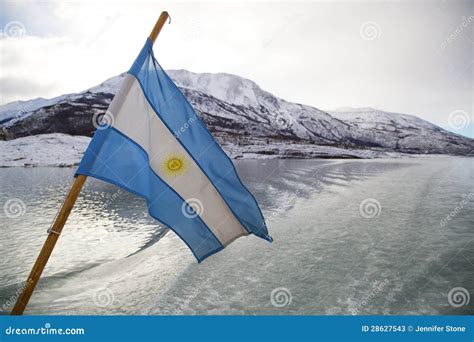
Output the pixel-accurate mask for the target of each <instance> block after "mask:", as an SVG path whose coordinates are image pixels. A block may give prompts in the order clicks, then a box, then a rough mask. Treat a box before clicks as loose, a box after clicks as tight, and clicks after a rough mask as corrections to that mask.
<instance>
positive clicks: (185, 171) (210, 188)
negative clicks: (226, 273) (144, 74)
mask: <svg viewBox="0 0 474 342" xmlns="http://www.w3.org/2000/svg"><path fill="white" fill-rule="evenodd" d="M109 112H110V114H111V115H113V117H114V120H113V127H114V128H115V129H117V130H118V131H120V132H121V133H123V134H124V135H126V136H127V137H129V138H130V139H131V140H133V141H134V142H136V143H137V144H138V145H140V146H141V147H142V148H143V149H144V150H145V151H146V152H147V154H148V156H149V159H150V166H151V168H152V169H153V171H154V172H155V173H156V174H157V175H159V176H160V177H161V178H162V179H163V180H164V181H165V182H166V183H167V184H168V185H169V186H170V187H171V188H173V189H174V190H175V191H176V192H177V193H178V194H179V195H180V196H181V197H182V198H184V199H185V200H190V199H193V200H194V199H197V200H198V201H194V203H193V204H194V205H191V206H192V207H193V209H195V210H196V212H197V214H199V215H200V217H201V219H202V220H203V221H204V222H205V223H206V225H207V226H208V227H209V229H211V231H212V232H213V233H214V234H215V235H216V236H217V238H218V239H219V241H220V242H221V243H222V244H223V245H224V246H227V245H228V244H229V243H231V242H232V241H233V240H235V239H236V238H238V237H240V236H242V235H248V232H247V231H246V229H245V228H244V227H243V226H242V225H241V224H240V222H239V221H238V220H237V218H236V217H235V216H234V214H233V213H232V211H231V210H230V209H229V207H228V206H227V204H226V203H225V201H224V200H223V199H222V197H221V195H220V194H219V193H218V191H217V190H216V189H215V187H214V185H213V184H212V183H211V182H210V181H209V179H208V178H207V177H206V175H205V174H204V173H203V172H202V170H201V168H200V167H199V166H198V165H197V164H196V162H195V161H194V160H193V158H192V157H191V156H190V155H189V154H188V153H187V151H186V150H185V149H184V148H183V146H182V145H181V144H180V143H179V142H178V141H177V139H176V137H175V136H174V135H173V134H172V133H171V132H170V130H169V129H168V128H167V127H166V126H165V125H164V123H163V122H162V121H161V119H160V118H159V117H158V115H157V114H156V113H155V111H154V110H153V108H152V107H151V106H150V104H149V103H148V100H147V99H146V97H145V95H144V94H143V90H142V88H141V86H140V84H139V82H138V80H137V79H136V78H135V77H134V76H132V75H130V74H127V75H126V76H125V79H124V81H123V82H122V85H121V87H120V89H119V91H118V93H117V95H116V96H115V98H114V100H113V101H112V103H111V105H110V107H109ZM151 132H153V133H151ZM190 202H193V201H190ZM196 202H197V203H198V204H197V205H196ZM188 214H189V213H188Z"/></svg>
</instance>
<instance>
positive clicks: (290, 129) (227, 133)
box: [0, 70, 474, 157]
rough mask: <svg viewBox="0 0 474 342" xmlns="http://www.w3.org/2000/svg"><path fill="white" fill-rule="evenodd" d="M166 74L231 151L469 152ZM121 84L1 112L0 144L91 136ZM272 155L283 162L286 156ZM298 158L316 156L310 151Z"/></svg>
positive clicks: (433, 134) (216, 79) (214, 78)
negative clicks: (56, 136)
mask: <svg viewBox="0 0 474 342" xmlns="http://www.w3.org/2000/svg"><path fill="white" fill-rule="evenodd" d="M168 73H169V75H170V76H171V78H172V79H173V80H174V81H175V82H176V84H177V85H178V86H179V87H180V89H181V91H182V92H183V93H184V95H185V96H186V97H187V98H188V100H189V101H190V103H191V104H192V105H193V107H194V108H195V109H196V110H197V112H198V114H199V115H200V116H201V118H202V119H203V120H204V122H205V123H206V124H207V126H208V127H209V129H210V130H211V132H212V133H213V134H214V135H215V136H216V137H217V138H218V140H219V141H220V142H221V143H222V144H224V145H226V144H228V145H229V146H230V145H234V146H238V147H239V148H237V149H236V150H238V151H243V150H245V147H248V148H249V149H252V148H253V147H255V146H259V148H258V151H259V152H258V153H260V154H265V153H267V152H268V153H267V155H275V151H274V147H275V146H279V148H280V149H281V148H282V147H283V146H284V144H287V145H288V144H297V145H298V146H300V147H301V146H302V145H308V146H309V145H313V149H311V148H310V149H304V148H303V149H301V148H300V149H301V150H302V151H309V150H314V146H315V145H317V146H326V147H331V148H337V149H343V150H344V149H345V150H347V151H354V150H357V149H360V150H364V151H365V150H368V149H370V150H372V151H375V152H376V153H378V154H380V153H381V152H383V153H385V152H402V153H416V154H418V153H423V154H424V153H436V154H439V153H448V154H463V155H466V154H473V149H474V140H473V139H469V138H465V137H462V136H458V135H455V134H453V133H450V132H447V131H445V130H443V129H441V128H439V127H437V126H435V125H432V124H430V123H429V122H426V121H424V120H421V119H419V118H417V117H414V116H411V115H405V114H397V113H387V112H383V111H380V110H376V109H372V108H360V109H345V110H338V111H332V112H329V113H328V112H326V111H322V110H319V109H317V108H314V107H311V106H306V105H301V104H297V103H291V102H288V101H285V100H283V99H280V98H278V97H276V96H273V95H272V94H271V93H269V92H267V91H265V90H263V89H261V88H260V87H259V86H258V85H257V84H256V83H255V82H252V81H250V80H247V79H244V78H241V77H239V76H235V75H229V74H220V73H219V74H207V73H205V74H197V73H192V72H189V71H186V70H171V71H169V72H168ZM122 78H123V75H119V76H116V77H113V78H110V79H108V80H106V81H105V82H103V83H102V84H100V85H98V86H95V87H93V88H90V89H88V90H86V91H83V92H81V93H77V94H68V95H62V96H59V97H57V98H54V99H50V100H45V99H34V100H31V101H22V102H15V103H11V104H7V105H4V106H0V129H1V131H0V139H3V140H10V139H15V138H19V137H24V136H30V135H37V134H49V133H66V134H70V135H86V136H91V135H92V134H93V132H94V131H95V127H94V126H93V123H92V121H93V120H92V118H93V117H94V115H96V116H97V115H99V114H102V113H104V112H105V110H106V109H107V107H108V105H109V104H110V101H111V100H112V98H113V96H114V94H115V91H116V89H117V88H118V86H119V84H120V82H121V80H122ZM25 108H27V109H26V110H25ZM19 113H20V114H19ZM262 142H263V145H262ZM267 142H268V147H267V151H265V144H266V143H267ZM270 145H272V146H273V148H271V147H270ZM293 150H294V149H293ZM252 153H253V152H252ZM276 155H277V156H289V155H288V154H287V153H286V152H282V153H276ZM291 155H294V156H296V155H299V154H298V153H292V154H291ZM303 155H308V156H309V157H312V156H316V155H315V154H313V153H310V152H308V153H306V152H303ZM339 155H340V154H339Z"/></svg>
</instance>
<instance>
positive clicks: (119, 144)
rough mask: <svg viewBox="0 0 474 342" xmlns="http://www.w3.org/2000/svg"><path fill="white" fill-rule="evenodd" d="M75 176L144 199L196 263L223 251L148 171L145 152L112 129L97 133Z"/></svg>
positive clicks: (169, 190)
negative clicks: (92, 179) (87, 178)
mask: <svg viewBox="0 0 474 342" xmlns="http://www.w3.org/2000/svg"><path fill="white" fill-rule="evenodd" d="M76 174H82V175H86V176H91V177H95V178H98V179H101V180H104V181H106V182H109V183H112V184H115V185H117V186H119V187H121V188H123V189H124V190H127V191H130V192H132V193H134V194H137V195H139V196H141V197H143V198H145V200H146V202H147V205H148V211H149V214H150V216H152V217H153V218H155V219H156V220H158V221H160V222H161V223H163V224H164V225H166V226H168V227H169V228H171V229H172V230H173V231H174V232H175V233H176V234H177V235H178V236H179V237H180V238H181V239H182V240H183V241H184V242H185V243H186V244H187V246H188V247H189V248H190V249H191V251H192V252H193V254H194V256H195V257H196V259H197V260H198V261H199V262H200V261H202V260H204V259H205V258H207V257H208V256H210V255H212V254H214V253H216V252H218V251H220V250H221V249H223V248H224V246H223V245H222V244H221V243H220V242H219V240H218V239H217V238H216V236H215V235H214V234H213V233H212V231H211V230H210V229H209V228H208V227H207V225H206V224H205V223H204V222H203V221H202V220H201V218H200V217H199V216H198V215H196V217H194V218H193V217H189V215H188V217H185V216H183V214H182V206H183V202H184V200H183V199H182V198H181V197H180V196H179V195H178V194H177V193H176V192H175V191H174V190H173V189H172V188H170V187H169V186H168V185H167V184H166V183H165V182H163V180H162V179H161V178H160V177H158V176H157V175H156V173H155V172H154V171H153V170H152V169H151V168H150V166H149V160H148V155H147V154H146V152H145V151H143V149H142V148H141V147H140V146H139V145H137V144H136V143H135V142H134V141H132V140H130V139H129V138H128V137H126V136H124V135H123V134H121V133H120V132H119V131H117V130H116V129H114V128H113V127H108V128H106V129H99V130H97V131H96V133H95V134H94V139H93V140H92V142H91V143H90V144H89V147H88V148H87V151H86V153H85V154H84V158H83V159H82V161H81V164H80V165H79V168H78V170H77V172H76ZM184 203H185V202H184ZM184 205H187V204H184ZM188 210H190V209H188ZM188 212H189V211H188Z"/></svg>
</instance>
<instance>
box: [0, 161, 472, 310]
mask: <svg viewBox="0 0 474 342" xmlns="http://www.w3.org/2000/svg"><path fill="white" fill-rule="evenodd" d="M236 166H237V168H238V170H239V174H240V175H241V178H242V180H243V181H244V183H245V184H246V185H247V186H248V188H249V189H250V190H251V191H252V192H253V193H254V195H255V196H256V198H257V199H258V201H259V203H260V206H261V208H262V211H263V213H264V216H265V217H266V219H267V224H268V227H269V231H270V234H271V235H272V237H273V238H274V240H275V241H274V242H273V243H272V244H269V243H267V242H265V241H263V240H261V239H259V238H256V237H254V236H249V237H245V238H241V239H239V240H237V241H236V242H234V243H232V244H231V245H230V246H229V247H228V248H226V249H225V250H224V251H222V252H220V253H218V254H216V255H214V256H212V257H210V258H209V259H207V260H205V261H204V262H203V263H201V264H198V263H197V262H196V260H195V259H194V257H193V256H192V254H191V252H190V251H189V250H188V249H187V248H186V246H185V245H184V243H183V242H181V240H180V239H179V238H178V237H176V236H175V235H174V234H173V233H168V234H167V235H165V236H164V237H162V235H163V233H164V232H165V229H164V228H163V227H160V226H159V225H157V223H156V222H155V221H154V220H152V219H150V218H148V216H147V212H146V207H145V204H144V202H143V200H142V199H140V198H138V197H136V196H134V195H131V194H128V193H126V192H124V191H122V190H119V189H118V188H116V187H114V186H112V185H109V184H107V183H104V182H101V181H97V180H94V179H88V180H87V182H86V187H85V188H84V190H83V193H82V195H81V196H80V197H79V200H78V202H77V204H76V207H75V208H74V210H73V213H72V215H71V217H70V219H69V221H68V223H67V225H66V226H65V228H64V230H63V234H62V236H61V238H60V239H59V241H58V244H57V246H56V249H55V251H54V252H53V255H52V257H51V259H50V262H49V264H48V266H47V268H46V270H45V272H44V274H43V278H42V281H41V282H40V284H39V286H38V288H37V289H36V291H35V293H34V295H33V297H32V300H31V301H30V305H29V306H28V308H27V310H26V312H25V314H271V315H273V314H277V315H278V314H295V315H296V314H323V315H324V314H474V304H473V302H474V215H473V208H474V159H472V158H462V157H427V158H413V159H385V160H381V159H379V160H242V161H237V162H236ZM73 171H74V170H73V169H72V168H4V169H0V194H1V202H0V204H1V205H2V207H3V210H2V211H1V212H0V215H1V216H0V222H1V235H0V305H1V307H0V312H1V313H3V314H6V313H8V311H9V306H10V304H13V303H12V302H13V301H14V298H15V293H16V291H17V290H18V289H19V288H20V287H21V283H22V282H23V281H24V280H25V279H26V276H27V274H28V272H29V270H30V269H31V266H32V264H33V262H34V260H35V258H36V256H37V254H38V253H39V250H40V248H41V245H42V244H43V242H44V239H45V238H46V230H47V228H48V227H49V226H50V224H51V222H52V220H53V218H54V216H55V214H56V212H57V210H58V208H59V206H60V204H61V203H62V200H63V198H64V196H65V194H66V192H67V191H68V189H69V186H70V184H71V182H72V175H73ZM16 209H18V210H16ZM450 213H451V214H450ZM447 217H449V220H447V219H446V218H447ZM161 237H162V238H161ZM160 238H161V239H160ZM157 241H158V242H157ZM455 288H463V289H464V290H466V291H467V296H468V297H469V294H470V297H471V298H470V301H468V299H469V298H466V293H465V292H462V293H461V297H459V296H457V300H458V302H456V298H454V299H453V293H454V292H456V291H458V290H454V292H453V291H451V290H453V289H455ZM450 291H451V294H449V293H450ZM461 291H463V290H461ZM463 295H464V297H462V296H463ZM459 298H461V300H460V302H461V303H460V304H461V305H458V304H459ZM463 298H466V300H465V301H464V300H463ZM453 300H454V303H453ZM453 304H454V305H453Z"/></svg>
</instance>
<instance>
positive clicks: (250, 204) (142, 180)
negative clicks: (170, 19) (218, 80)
mask: <svg viewBox="0 0 474 342" xmlns="http://www.w3.org/2000/svg"><path fill="white" fill-rule="evenodd" d="M134 82H136V83H134ZM134 84H135V86H134ZM122 88H123V89H122ZM133 89H135V90H133ZM119 93H120V96H119V94H117V95H116V97H115V98H114V101H113V103H112V105H111V107H113V110H111V113H112V115H114V117H115V119H116V122H115V124H114V125H113V127H101V129H99V130H97V132H96V133H95V135H94V138H93V139H92V141H91V143H90V145H89V147H88V149H87V151H86V153H85V155H84V157H83V159H82V161H81V164H80V165H79V168H78V170H77V172H76V174H83V175H87V176H91V177H95V178H98V179H102V180H104V181H107V182H110V183H112V184H115V185H117V186H120V187H122V188H123V189H125V190H127V191H130V192H132V193H135V194H137V195H139V196H142V197H143V198H145V200H146V201H147V206H148V210H149V213H150V215H151V216H152V217H154V218H155V219H157V220H158V221H160V222H162V223H163V224H165V225H166V226H168V227H169V228H170V229H172V230H173V231H174V232H176V233H177V235H179V236H180V237H181V239H182V240H183V241H184V242H185V243H186V244H187V245H188V247H189V248H190V249H191V250H192V252H193V254H194V255H195V257H196V258H197V259H198V261H202V260H203V259H205V258H206V257H208V256H209V255H212V254H214V253H216V252H218V251H219V250H221V249H222V248H224V246H225V245H227V244H228V243H230V242H231V241H233V239H235V238H237V237H239V236H242V235H247V234H248V233H252V234H254V235H257V236H259V237H261V238H263V239H265V240H268V241H272V239H271V237H270V236H269V235H268V231H267V228H266V225H265V221H264V218H263V215H262V213H261V211H260V208H259V207H258V204H257V202H256V200H255V198H254V197H253V195H252V194H251V193H250V192H249V191H248V190H247V189H246V188H245V186H244V185H243V184H242V182H241V180H240V179H239V177H238V175H237V172H236V170H235V168H234V166H233V164H232V162H231V160H230V159H229V158H228V157H227V155H226V154H225V153H224V151H223V150H222V149H221V148H220V146H219V145H218V144H217V142H216V141H215V140H214V138H213V137H212V135H211V134H210V133H209V131H208V130H207V128H206V127H205V125H204V123H203V122H202V121H201V120H200V119H199V117H197V115H196V113H195V112H194V110H193V109H192V107H191V105H190V104H189V103H188V102H187V100H186V98H185V97H184V95H183V94H182V93H181V92H180V91H179V89H178V88H177V87H176V85H175V84H174V83H173V82H172V81H171V79H170V78H169V77H168V75H167V74H166V73H165V72H164V70H163V69H162V68H161V67H160V66H159V65H158V62H157V61H156V59H155V58H154V56H153V51H152V45H151V42H150V40H147V42H146V44H145V46H144V47H143V49H142V51H141V52H140V54H139V56H138V58H137V59H136V61H135V63H134V64H133V66H132V68H131V69H130V71H129V75H128V78H127V77H126V81H124V82H123V83H122V86H121V90H120V91H119ZM124 100H126V101H125V102H124ZM114 103H115V105H114ZM147 105H148V107H147ZM109 109H110V108H109ZM160 125H161V126H160ZM124 132H126V133H124ZM173 133H174V134H175V138H176V140H174V137H173ZM132 137H133V138H132ZM150 144H151V145H150ZM173 144H174V145H173ZM173 146H174V147H173ZM180 148H181V149H182V150H183V152H186V153H187V155H188V156H189V157H190V158H191V159H190V160H192V161H193V162H194V163H195V164H193V165H194V168H195V170H200V171H199V172H201V173H199V172H196V171H192V170H193V169H192V168H193V166H192V165H189V167H190V169H189V174H188V175H189V176H186V174H185V175H183V176H181V178H180V181H179V182H184V183H176V182H174V183H173V182H171V183H170V179H168V178H167V177H169V175H164V174H163V173H162V172H163V171H162V169H160V166H159V165H160V164H159V163H160V160H162V158H164V157H165V154H166V153H167V152H173V153H176V152H179V149H180ZM151 156H152V157H153V158H152V160H151V161H150V157H151ZM184 157H185V156H184ZM161 165H163V164H161ZM163 177H165V178H163ZM196 177H198V178H199V177H201V178H199V179H200V180H199V182H198V179H197V178H196ZM164 179H167V180H166V181H165V180H164ZM205 183H207V184H208V185H206V186H204V184H205ZM170 184H173V185H172V186H170ZM185 184H189V185H188V186H185ZM195 184H198V186H204V188H199V187H197V188H196V186H195ZM201 184H202V185H201ZM183 186H184V188H183ZM192 189H194V190H192ZM199 189H202V190H199ZM212 189H214V190H212ZM193 191H194V192H193ZM196 191H198V192H200V191H204V192H203V193H196ZM212 191H215V193H214V194H213V192H212ZM183 194H184V195H185V196H189V194H195V196H198V197H199V196H201V195H202V196H203V199H204V200H205V203H204V204H207V205H208V207H207V209H208V210H206V211H205V212H204V213H199V214H196V215H195V216H194V217H189V215H185V213H184V212H183V206H184V207H185V208H186V212H187V213H189V212H194V208H192V207H191V206H190V205H189V204H188V202H187V200H185V199H184V198H183V196H184V195H183ZM182 195H183V196H182ZM191 197H192V196H191ZM186 198H188V197H186ZM219 201H221V202H219ZM220 203H222V205H224V206H225V207H223V206H222V205H221V204H220ZM218 207H219V208H220V209H219V211H218V212H215V213H214V214H212V209H214V210H216V209H217V208H218ZM209 210H211V211H209ZM209 215H212V216H209ZM229 215H230V216H229ZM232 220H234V221H232ZM233 222H234V223H233ZM245 230H246V231H247V233H245ZM216 234H217V235H216Z"/></svg>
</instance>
